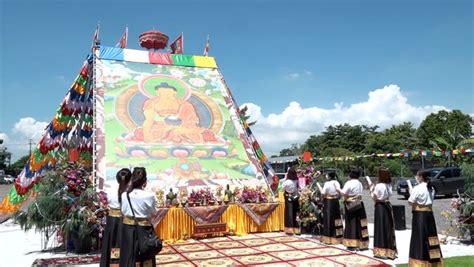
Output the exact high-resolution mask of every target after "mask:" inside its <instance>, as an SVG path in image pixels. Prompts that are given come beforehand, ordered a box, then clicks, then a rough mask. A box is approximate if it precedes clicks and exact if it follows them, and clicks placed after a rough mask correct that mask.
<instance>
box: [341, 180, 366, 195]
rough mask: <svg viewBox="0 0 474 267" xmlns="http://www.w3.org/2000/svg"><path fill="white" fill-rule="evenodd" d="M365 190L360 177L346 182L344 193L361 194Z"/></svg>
mask: <svg viewBox="0 0 474 267" xmlns="http://www.w3.org/2000/svg"><path fill="white" fill-rule="evenodd" d="M362 191H363V187H362V183H361V182H360V181H359V180H358V179H350V180H349V181H347V182H346V183H345V184H344V187H343V188H342V193H344V195H348V196H351V197H355V196H361V195H362Z"/></svg>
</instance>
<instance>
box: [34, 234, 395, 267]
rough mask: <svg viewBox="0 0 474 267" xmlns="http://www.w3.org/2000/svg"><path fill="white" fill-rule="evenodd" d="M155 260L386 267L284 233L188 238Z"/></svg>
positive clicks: (77, 260)
mask: <svg viewBox="0 0 474 267" xmlns="http://www.w3.org/2000/svg"><path fill="white" fill-rule="evenodd" d="M156 260H157V265H158V266H273V267H276V266H338V267H339V266H341V267H342V266H350V267H353V266H389V265H386V264H385V263H383V262H382V261H379V260H376V259H373V258H369V257H367V256H363V255H359V254H356V253H353V252H351V251H348V250H343V249H339V248H335V247H331V246H327V245H323V244H321V243H319V242H318V240H317V239H309V238H302V237H299V236H287V235H285V234H284V233H260V234H250V235H247V236H230V237H217V238H210V239H202V240H193V239H190V240H186V241H183V242H179V243H175V244H168V245H165V246H164V247H163V250H162V251H161V252H160V254H159V255H157V256H156ZM98 262H99V256H84V257H67V258H53V259H38V260H36V261H35V263H34V264H33V266H55V265H62V266H64V265H65V264H68V265H69V264H70V265H73V264H91V263H98Z"/></svg>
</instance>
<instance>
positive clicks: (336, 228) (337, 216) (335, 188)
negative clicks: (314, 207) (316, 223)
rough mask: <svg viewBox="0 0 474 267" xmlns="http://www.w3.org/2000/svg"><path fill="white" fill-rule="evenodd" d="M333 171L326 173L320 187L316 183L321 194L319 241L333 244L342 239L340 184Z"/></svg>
mask: <svg viewBox="0 0 474 267" xmlns="http://www.w3.org/2000/svg"><path fill="white" fill-rule="evenodd" d="M336 178H337V176H336V173H335V172H330V173H328V174H326V180H327V181H326V182H325V183H324V186H323V187H322V188H321V186H320V185H319V183H317V185H318V188H319V190H320V191H321V196H322V197H323V199H324V200H323V234H322V236H321V242H323V243H324V244H329V245H335V244H340V243H341V241H342V234H343V226H342V219H341V208H340V206H339V191H340V190H341V185H340V184H339V182H338V181H337V180H336Z"/></svg>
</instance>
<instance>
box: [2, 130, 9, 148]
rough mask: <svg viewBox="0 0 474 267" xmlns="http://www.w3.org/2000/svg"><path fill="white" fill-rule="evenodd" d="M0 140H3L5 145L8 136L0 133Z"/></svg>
mask: <svg viewBox="0 0 474 267" xmlns="http://www.w3.org/2000/svg"><path fill="white" fill-rule="evenodd" d="M0 140H3V142H4V143H7V142H8V140H9V138H8V135H7V134H6V133H2V132H0ZM0 145H1V144H0Z"/></svg>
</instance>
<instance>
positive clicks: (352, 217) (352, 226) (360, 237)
mask: <svg viewBox="0 0 474 267" xmlns="http://www.w3.org/2000/svg"><path fill="white" fill-rule="evenodd" d="M361 205H362V207H361V208H360V209H358V210H356V211H352V212H349V211H348V210H347V208H346V207H345V205H344V212H345V215H344V221H345V224H346V225H345V229H344V239H343V241H342V244H343V245H344V246H346V247H347V248H350V249H359V250H365V249H368V248H369V231H368V229H367V225H368V222H367V215H366V213H365V206H364V202H361Z"/></svg>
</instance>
